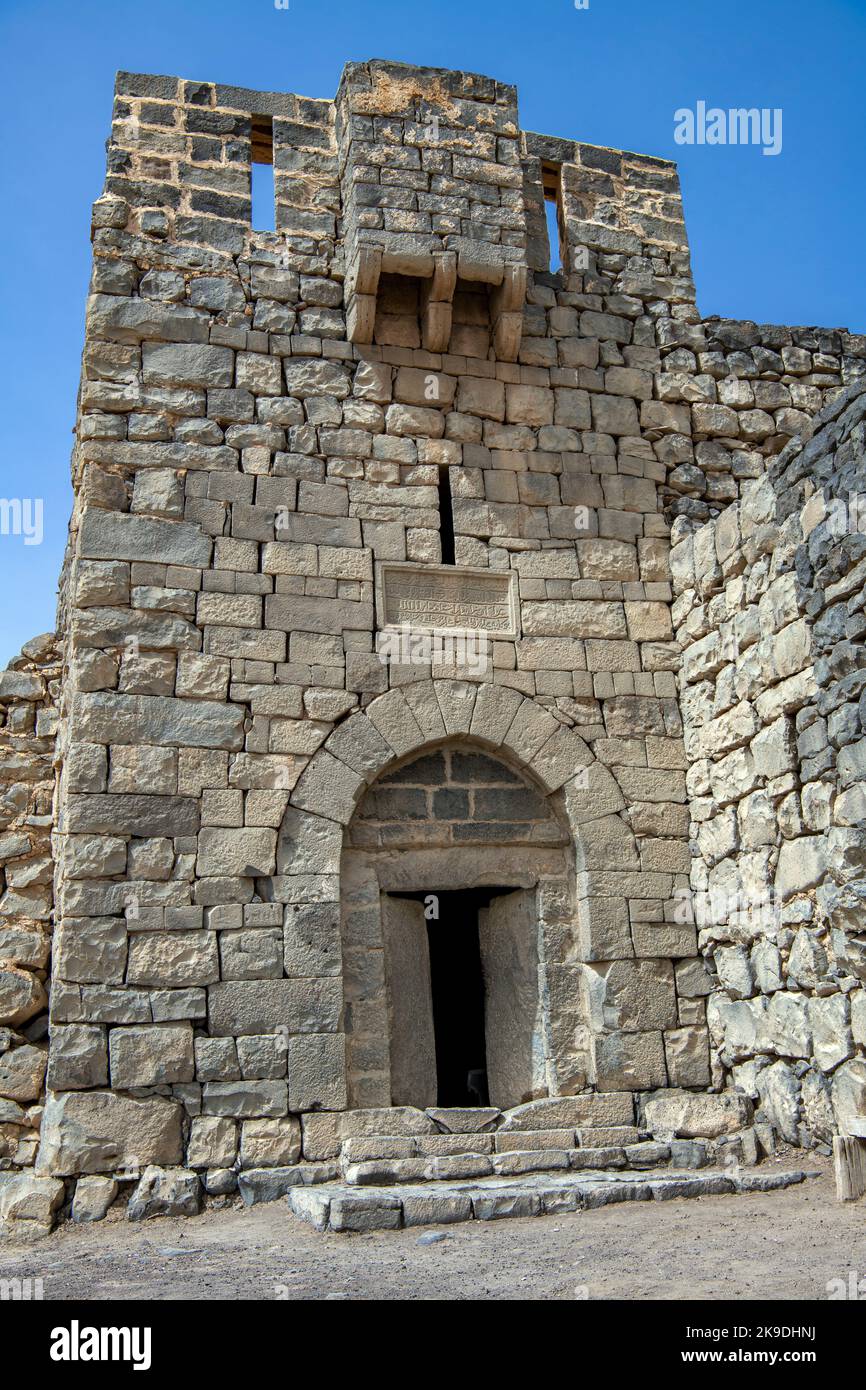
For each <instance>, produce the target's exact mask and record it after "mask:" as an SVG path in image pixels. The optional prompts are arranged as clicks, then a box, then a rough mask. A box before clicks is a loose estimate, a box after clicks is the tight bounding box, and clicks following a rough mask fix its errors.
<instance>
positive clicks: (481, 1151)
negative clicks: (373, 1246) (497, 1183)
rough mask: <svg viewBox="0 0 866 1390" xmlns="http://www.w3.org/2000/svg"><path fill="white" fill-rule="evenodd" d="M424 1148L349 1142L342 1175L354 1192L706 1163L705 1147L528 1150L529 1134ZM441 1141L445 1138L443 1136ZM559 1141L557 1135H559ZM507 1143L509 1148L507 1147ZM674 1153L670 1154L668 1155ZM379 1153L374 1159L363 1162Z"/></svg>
mask: <svg viewBox="0 0 866 1390" xmlns="http://www.w3.org/2000/svg"><path fill="white" fill-rule="evenodd" d="M424 1137H425V1136H420V1138H421V1140H422V1142H421V1143H420V1144H419V1145H418V1146H413V1145H412V1143H411V1141H408V1140H406V1139H401V1140H400V1142H399V1143H390V1142H389V1136H382V1139H381V1141H380V1142H378V1143H377V1142H373V1141H369V1140H365V1141H364V1143H363V1145H362V1146H357V1145H354V1144H353V1142H352V1141H349V1142H348V1143H347V1144H344V1146H343V1153H342V1157H341V1162H340V1169H341V1172H342V1175H343V1179H344V1181H345V1182H347V1183H349V1184H350V1185H351V1186H353V1187H368V1186H380V1185H381V1184H383V1183H406V1182H425V1181H447V1180H450V1179H455V1178H458V1179H459V1178H480V1177H489V1176H492V1175H493V1174H500V1175H502V1174H506V1175H507V1174H514V1173H543V1172H550V1171H554V1170H569V1169H581V1170H586V1169H594V1170H597V1171H598V1170H605V1169H632V1170H636V1171H642V1170H645V1169H648V1168H655V1167H657V1166H659V1165H660V1164H665V1163H671V1162H673V1163H674V1165H675V1166H676V1167H677V1168H700V1167H703V1166H704V1164H705V1163H706V1147H705V1146H704V1145H703V1144H695V1143H684V1144H676V1143H675V1144H674V1145H671V1144H659V1143H654V1142H653V1141H652V1140H649V1141H645V1142H642V1143H637V1144H631V1145H627V1146H626V1147H624V1148H622V1147H618V1146H611V1147H609V1148H603V1149H602V1148H586V1149H584V1148H578V1147H575V1146H574V1136H573V1135H571V1136H568V1138H569V1140H570V1142H569V1144H568V1146H567V1147H566V1146H561V1142H560V1144H559V1145H557V1144H556V1143H555V1142H554V1143H553V1144H549V1145H542V1144H529V1143H527V1142H526V1141H528V1140H531V1139H533V1138H535V1137H536V1136H534V1135H530V1134H507V1135H483V1136H476V1138H481V1139H484V1140H486V1141H488V1142H487V1144H486V1146H484V1147H480V1146H477V1145H473V1144H468V1143H465V1142H462V1141H464V1140H466V1139H467V1138H471V1136H463V1135H460V1136H456V1135H455V1136H448V1137H449V1138H452V1139H453V1140H454V1141H455V1144H454V1147H453V1148H446V1149H444V1150H442V1151H439V1152H437V1151H436V1150H435V1149H434V1150H433V1152H432V1153H431V1151H430V1149H429V1148H428V1147H427V1145H426V1144H424V1143H423V1139H424ZM442 1137H443V1138H444V1137H446V1136H442ZM557 1138H559V1135H558V1134H557ZM505 1141H507V1142H505ZM672 1149H673V1150H674V1152H672ZM368 1150H377V1151H378V1152H377V1154H376V1156H375V1157H371V1156H364V1157H361V1155H362V1154H365V1155H366V1154H367V1153H368Z"/></svg>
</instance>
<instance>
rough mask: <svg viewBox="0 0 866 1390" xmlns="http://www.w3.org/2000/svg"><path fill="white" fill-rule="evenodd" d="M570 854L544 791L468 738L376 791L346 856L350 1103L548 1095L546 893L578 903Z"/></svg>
mask: <svg viewBox="0 0 866 1390" xmlns="http://www.w3.org/2000/svg"><path fill="white" fill-rule="evenodd" d="M569 845H570V837H569V834H568V831H567V829H566V828H565V827H564V826H563V824H562V823H561V821H560V819H559V818H558V816H557V815H556V813H555V811H554V809H553V807H552V806H551V804H550V800H549V798H548V797H547V796H545V794H544V792H543V790H542V789H541V788H540V787H539V786H538V785H537V784H534V783H533V781H532V779H531V778H530V777H528V776H527V775H526V774H525V773H523V772H522V770H518V769H517V767H516V766H513V765H509V763H508V762H506V761H504V760H503V759H502V758H501V757H499V756H494V755H492V754H491V753H490V752H489V751H488V750H486V749H484V748H482V747H481V746H479V745H478V744H475V743H473V742H472V741H471V740H467V739H465V738H464V739H454V740H447V741H443V742H440V743H438V744H435V745H433V746H428V747H427V748H425V749H423V750H422V751H421V752H419V753H414V754H412V755H410V756H408V757H405V758H404V759H403V760H401V761H400V762H399V763H398V764H397V765H396V766H392V767H390V768H388V769H387V770H386V771H385V772H384V773H383V774H382V775H380V777H378V778H377V779H376V780H375V781H374V782H373V783H372V785H371V786H370V787H369V788H368V790H367V791H366V792H365V794H364V795H363V796H362V797H361V799H360V801H359V803H358V805H357V808H356V810H355V814H354V816H353V817H352V820H351V821H350V824H349V826H348V827H347V831H346V836H345V847H344V853H343V873H342V877H343V883H344V885H345V893H344V905H343V913H342V927H343V954H344V980H345V984H346V1001H347V1009H346V1033H347V1062H348V1079H349V1092H350V1103H352V1098H353V1097H354V1100H355V1103H357V1104H374V1103H375V1104H378V1105H415V1106H420V1107H423V1106H431V1105H440V1106H467V1105H483V1104H487V1103H488V1102H489V1103H490V1104H493V1105H495V1106H497V1107H498V1108H500V1109H505V1108H508V1107H510V1106H514V1105H519V1104H521V1103H522V1102H523V1101H527V1100H534V1099H538V1098H540V1097H542V1096H546V1095H548V1094H549V1093H550V1091H551V1083H552V1078H551V1075H550V1066H549V1063H550V1061H551V1056H550V1053H551V1030H550V1020H549V1017H548V1014H549V1008H548V1000H549V991H548V989H547V984H546V967H547V960H548V955H549V941H548V940H547V937H546V933H545V922H544V912H543V908H542V906H541V903H540V897H539V890H540V888H541V887H542V885H545V886H547V888H548V889H549V888H550V887H551V885H553V884H556V885H557V894H556V896H557V897H558V899H559V900H560V901H562V902H570V900H571V891H570V879H571V874H570V856H569V854H568V852H567V851H568V847H569ZM548 896H550V895H549V894H548Z"/></svg>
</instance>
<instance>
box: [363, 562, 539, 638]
mask: <svg viewBox="0 0 866 1390" xmlns="http://www.w3.org/2000/svg"><path fill="white" fill-rule="evenodd" d="M376 570H377V583H376V600H377V617H378V623H379V627H380V628H385V627H401V626H402V625H403V624H408V625H409V626H410V627H412V628H416V629H418V630H419V631H425V632H453V631H460V632H487V633H489V634H490V636H491V637H517V636H518V634H519V629H518V618H517V611H518V610H517V575H516V573H515V572H514V571H513V570H509V571H505V572H503V573H500V572H498V571H496V570H483V569H470V568H469V567H468V566H463V565H413V564H400V563H397V562H392V561H389V560H382V561H380V562H379V564H378V565H377V567H376Z"/></svg>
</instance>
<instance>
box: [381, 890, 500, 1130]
mask: <svg viewBox="0 0 866 1390" xmlns="http://www.w3.org/2000/svg"><path fill="white" fill-rule="evenodd" d="M513 892H514V889H513V888H500V887H496V888H468V889H463V890H460V891H449V892H444V893H440V892H428V893H395V894H394V895H393V896H394V897H400V898H412V899H414V900H415V901H416V902H420V903H422V904H423V905H424V915H425V919H426V923H427V942H428V947H429V951H430V992H431V995H432V1003H433V1032H434V1038H435V1045H436V1075H437V1095H436V1102H437V1104H438V1105H441V1106H455V1107H456V1106H460V1107H463V1106H474V1105H489V1103H490V1102H489V1098H488V1089H487V1047H486V1041H485V1015H484V975H483V971H482V967H481V949H480V944H479V936H478V913H479V911H480V910H481V909H482V908H484V907H487V906H488V904H489V903H490V901H491V899H493V898H495V897H498V896H499V895H500V894H502V893H513Z"/></svg>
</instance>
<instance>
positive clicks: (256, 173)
mask: <svg viewBox="0 0 866 1390" xmlns="http://www.w3.org/2000/svg"><path fill="white" fill-rule="evenodd" d="M251 158H252V169H251V175H252V177H251V197H252V225H253V228H254V230H255V231H257V232H273V231H274V230H275V228H276V209H275V197H274V118H273V116H253V121H252V155H251Z"/></svg>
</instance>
